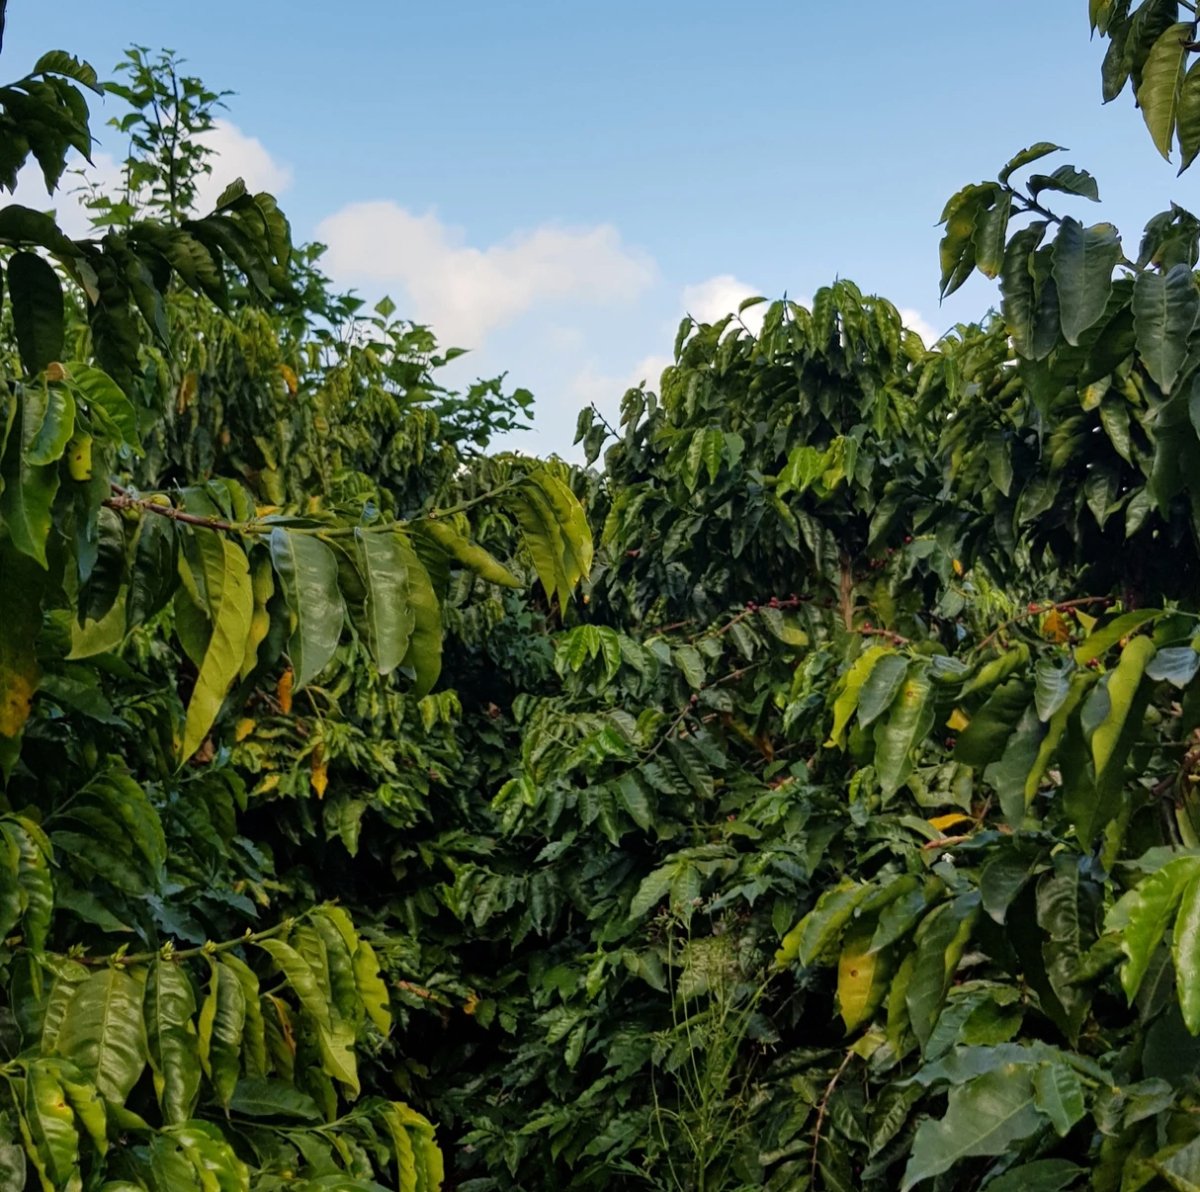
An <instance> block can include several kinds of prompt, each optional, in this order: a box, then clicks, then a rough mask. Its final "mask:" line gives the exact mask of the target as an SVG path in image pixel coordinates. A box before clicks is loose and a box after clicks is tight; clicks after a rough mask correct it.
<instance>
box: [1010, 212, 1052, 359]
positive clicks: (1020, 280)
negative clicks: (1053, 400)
mask: <svg viewBox="0 0 1200 1192" xmlns="http://www.w3.org/2000/svg"><path fill="white" fill-rule="evenodd" d="M1048 226H1049V225H1048V224H1047V223H1046V222H1045V221H1039V222H1037V223H1031V224H1029V226H1028V227H1024V228H1022V229H1021V230H1020V231H1019V232H1014V233H1013V236H1012V238H1011V239H1010V240H1009V242H1008V247H1007V248H1006V249H1005V250H1004V262H1003V264H1002V265H1001V267H1000V300H1001V309H1002V310H1003V312H1004V322H1005V323H1006V325H1007V326H1008V333H1009V335H1011V336H1012V341H1013V347H1014V348H1015V349H1016V351H1017V353H1018V354H1019V355H1021V356H1024V357H1026V358H1027V359H1032V358H1033V356H1034V346H1033V345H1034V330H1035V328H1036V326H1037V317H1038V300H1039V293H1038V289H1037V285H1036V279H1035V273H1034V269H1033V260H1032V256H1033V253H1034V251H1035V250H1036V249H1037V247H1038V245H1040V244H1041V242H1042V240H1043V239H1044V238H1045V235H1046V229H1047V227H1048Z"/></svg>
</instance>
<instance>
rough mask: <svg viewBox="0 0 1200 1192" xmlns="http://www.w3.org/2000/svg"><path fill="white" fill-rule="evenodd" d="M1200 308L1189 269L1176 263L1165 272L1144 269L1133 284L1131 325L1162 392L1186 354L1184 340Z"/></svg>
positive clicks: (1174, 376) (1145, 361) (1138, 348)
mask: <svg viewBox="0 0 1200 1192" xmlns="http://www.w3.org/2000/svg"><path fill="white" fill-rule="evenodd" d="M1198 312H1200V291H1198V290H1197V288H1196V281H1195V278H1194V277H1193V276H1192V271H1191V269H1189V268H1188V267H1187V266H1186V265H1176V266H1174V267H1173V268H1172V269H1170V270H1168V272H1167V273H1165V274H1163V273H1156V272H1153V271H1148V270H1147V271H1143V272H1141V273H1139V274H1138V276H1137V280H1136V281H1135V282H1134V286H1133V325H1134V330H1135V331H1136V334H1137V351H1138V356H1139V357H1140V358H1141V360H1142V363H1143V364H1144V365H1145V366H1146V371H1147V372H1148V373H1149V374H1150V375H1151V376H1152V377H1153V378H1154V380H1155V382H1156V383H1157V384H1158V386H1159V388H1160V389H1162V391H1163V392H1164V393H1169V392H1170V391H1171V387H1172V386H1173V385H1174V384H1175V379H1176V377H1178V376H1179V370H1180V369H1181V368H1182V367H1183V362H1184V359H1185V358H1186V356H1187V340H1188V336H1189V335H1190V334H1191V331H1192V328H1193V327H1194V326H1195V323H1196V316H1197V313H1198Z"/></svg>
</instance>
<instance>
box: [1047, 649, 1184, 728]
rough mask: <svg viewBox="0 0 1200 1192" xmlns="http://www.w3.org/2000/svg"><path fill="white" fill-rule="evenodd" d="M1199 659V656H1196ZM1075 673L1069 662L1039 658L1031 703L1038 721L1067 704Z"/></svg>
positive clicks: (1050, 715) (1048, 717)
mask: <svg viewBox="0 0 1200 1192" xmlns="http://www.w3.org/2000/svg"><path fill="white" fill-rule="evenodd" d="M1196 657H1197V659H1200V654H1197V655H1196ZM1074 673H1075V668H1074V666H1072V665H1071V663H1070V662H1069V661H1066V660H1062V659H1057V658H1041V659H1039V660H1038V663H1037V666H1035V667H1034V688H1033V702H1034V705H1035V706H1036V707H1037V714H1038V718H1039V719H1040V720H1046V721H1048V720H1049V719H1050V718H1051V717H1052V716H1053V715H1054V713H1055V712H1057V711H1058V710H1059V708H1061V707H1062V706H1063V704H1065V703H1066V702H1067V697H1068V695H1069V694H1070V692H1071V677H1072V675H1073V674H1074Z"/></svg>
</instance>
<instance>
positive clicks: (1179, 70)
mask: <svg viewBox="0 0 1200 1192" xmlns="http://www.w3.org/2000/svg"><path fill="white" fill-rule="evenodd" d="M1191 36H1192V26H1191V25H1190V24H1188V23H1187V22H1179V23H1178V24H1174V25H1171V26H1169V27H1168V28H1167V29H1166V30H1164V31H1163V33H1162V36H1160V37H1159V39H1158V40H1157V41H1156V42H1155V43H1154V47H1153V48H1152V49H1151V51H1150V55H1149V57H1148V58H1147V59H1146V62H1145V65H1144V66H1143V67H1142V83H1141V86H1140V87H1139V88H1138V92H1137V100H1138V107H1140V108H1141V109H1142V116H1143V118H1144V119H1145V121H1146V127H1147V128H1148V129H1149V130H1150V137H1151V139H1152V140H1153V141H1154V144H1155V147H1156V148H1157V149H1158V151H1159V153H1161V154H1162V155H1163V157H1165V158H1167V160H1168V161H1169V160H1170V158H1171V142H1172V140H1173V139H1174V136H1175V120H1176V117H1177V115H1178V112H1179V93H1180V89H1181V87H1182V85H1183V75H1184V70H1185V67H1186V63H1187V50H1186V48H1185V46H1186V43H1187V42H1188V41H1189V40H1190V39H1191Z"/></svg>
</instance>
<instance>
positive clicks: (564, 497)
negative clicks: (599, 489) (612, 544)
mask: <svg viewBox="0 0 1200 1192" xmlns="http://www.w3.org/2000/svg"><path fill="white" fill-rule="evenodd" d="M529 479H530V481H531V482H532V484H533V485H536V487H537V488H538V489H539V490H540V491H541V493H542V494H544V496H545V499H546V500H547V502H548V503H549V506H550V509H551V510H552V511H553V516H554V518H555V520H556V524H557V527H558V531H559V535H560V539H561V542H562V555H563V571H564V573H565V575H566V578H567V581H568V583H569V586H570V589H571V590H574V588H575V586H576V585H577V584H578V583H579V581H580V580H583V579H587V577H588V576H589V575H590V574H591V570H592V555H593V546H592V531H591V527H590V526H589V525H588V519H587V514H586V513H585V512H584V509H583V506H582V505H580V503H579V500H578V498H577V497H576V496H575V494H574V493H573V492H572V491H571V490H570V489H569V488H568V487H567V486H566V485H565V484H564V483H563V482H562V481H561V480H560V479H559V478H558V477H557V476H555V475H554V474H553V473H552V472H550V471H549V470H548V469H547V468H546V467H544V466H543V467H540V468H538V469H537V470H536V471H535V472H533V473H532V474H531V475H530V477H529ZM526 487H529V486H528V485H527V486H526Z"/></svg>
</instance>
